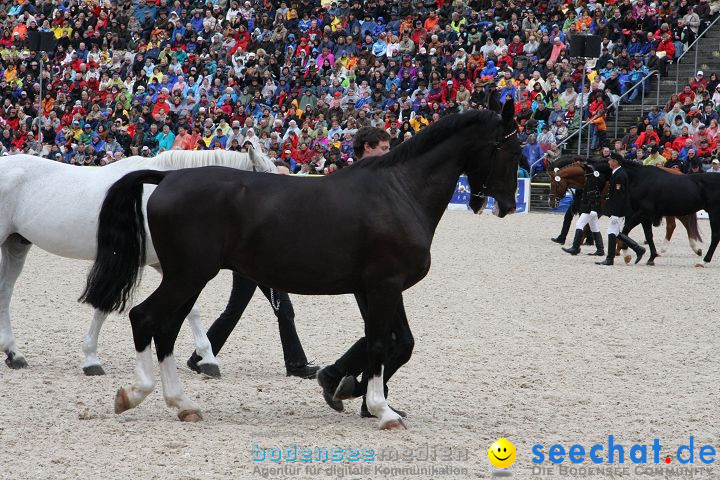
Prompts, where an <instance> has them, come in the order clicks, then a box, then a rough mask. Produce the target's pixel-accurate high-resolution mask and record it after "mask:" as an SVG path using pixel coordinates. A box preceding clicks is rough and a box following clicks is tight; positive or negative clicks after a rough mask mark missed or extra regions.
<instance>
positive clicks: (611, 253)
mask: <svg viewBox="0 0 720 480" xmlns="http://www.w3.org/2000/svg"><path fill="white" fill-rule="evenodd" d="M621 160H622V157H620V156H619V155H617V154H616V153H613V154H612V155H611V156H610V159H609V160H608V165H610V168H612V175H611V176H610V190H609V191H608V193H609V197H608V199H607V202H605V213H606V214H607V216H608V217H610V223H609V224H608V248H607V252H608V253H607V257H606V258H605V260H603V261H602V262H595V263H596V264H597V265H612V264H613V263H614V259H615V243H616V239H619V240H620V241H622V242H625V245H627V246H628V247H630V248H632V249H633V251H634V252H635V254H636V255H637V259H636V260H635V263H638V262H639V261H640V259H641V258H642V256H643V255H644V254H645V249H644V248H643V247H641V246H640V245H638V244H637V243H636V242H635V241H634V240H633V239H631V238H630V237H628V236H627V235H625V234H623V233H620V232H621V231H622V228H623V225H624V224H625V216H626V215H628V214H629V213H630V192H629V187H630V179H629V177H628V174H627V173H626V172H625V170H623V168H622V166H621V165H620V161H621Z"/></svg>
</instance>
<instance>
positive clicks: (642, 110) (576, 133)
mask: <svg viewBox="0 0 720 480" xmlns="http://www.w3.org/2000/svg"><path fill="white" fill-rule="evenodd" d="M653 75H658V71H657V70H652V71H650V72H648V74H647V75H645V76H644V77H643V78H642V79H640V80H638V82H637V83H635V85H633V86H632V87H631V88H630V89H629V90H628V91H627V92H625V93H623V94H622V95H621V96H620V97H619V98H618V99H617V100H616V101H615V102H613V103H615V115H614V123H615V137H617V127H618V125H617V120H618V116H619V114H620V108H619V107H620V101H621V100H622V99H623V98H625V96H626V95H628V94H630V93H631V92H633V91H634V90H635V89H636V88H641V89H642V92H641V94H640V98H641V99H640V116H641V117H644V116H645V81H646V80H647V79H648V78H650V77H652V76H653ZM656 83H657V88H656V92H655V103H656V104H659V103H660V81H659V77H658V81H657V82H656ZM584 110H585V107H584V106H583V108H582V110H581V111H584ZM591 123H592V121H591V120H587V121H586V122H584V123H581V124H580V127H579V128H578V129H577V130H575V131H574V132H573V133H571V134H570V135H568V136H567V137H565V138H564V139H563V141H562V142H560V143H558V144H556V146H557V147H558V148H560V150H562V147H563V145H565V144H566V143H568V142H569V141H570V140H572V139H573V137H576V136H579V135H580V131H581V130H582V129H583V128H585V127H588V134H587V151H586V155H587V156H588V157H589V156H590V143H591V140H592V139H591V138H590V128H589V125H590V124H591ZM581 150H582V141H578V150H577V153H578V155H580V151H581ZM547 156H548V153H547V152H545V154H544V155H543V156H542V157H540V158H539V159H537V160H536V161H534V162H533V164H532V165H530V172H532V170H533V167H534V166H535V165H537V164H538V163H540V162H542V161H543V160H545V157H547ZM530 172H528V173H530Z"/></svg>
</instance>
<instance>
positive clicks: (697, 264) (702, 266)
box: [695, 263, 705, 268]
mask: <svg viewBox="0 0 720 480" xmlns="http://www.w3.org/2000/svg"><path fill="white" fill-rule="evenodd" d="M695 268H705V265H703V264H702V263H696V264H695Z"/></svg>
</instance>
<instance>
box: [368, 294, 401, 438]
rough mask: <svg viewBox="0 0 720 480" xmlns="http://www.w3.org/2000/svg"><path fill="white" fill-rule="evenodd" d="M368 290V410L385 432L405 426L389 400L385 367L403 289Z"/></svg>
mask: <svg viewBox="0 0 720 480" xmlns="http://www.w3.org/2000/svg"><path fill="white" fill-rule="evenodd" d="M373 288H374V290H370V291H368V295H367V300H368V315H367V317H368V318H367V320H366V321H365V337H367V345H368V350H367V358H368V361H367V368H366V370H365V374H366V376H367V377H368V384H367V395H366V399H367V407H368V411H369V412H370V414H372V415H374V416H375V417H377V418H379V419H380V423H379V426H380V428H381V429H395V428H400V427H404V426H405V424H404V423H403V421H402V417H401V416H400V415H399V414H398V413H397V412H395V411H393V410H392V409H391V408H390V407H389V406H388V403H387V399H386V398H385V389H384V385H385V382H386V378H385V365H387V363H388V360H389V352H390V348H389V347H390V342H391V331H392V330H391V328H392V322H393V319H394V317H395V313H396V311H397V307H398V304H399V302H400V301H401V300H402V289H401V288H400V287H399V286H395V285H393V284H380V285H374V286H373Z"/></svg>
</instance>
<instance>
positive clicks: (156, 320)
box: [115, 275, 200, 418]
mask: <svg viewBox="0 0 720 480" xmlns="http://www.w3.org/2000/svg"><path fill="white" fill-rule="evenodd" d="M189 283H190V282H184V283H180V282H177V283H176V282H170V281H169V280H168V276H167V275H164V276H163V280H162V282H161V283H160V286H159V287H158V288H157V290H155V291H154V292H153V293H152V294H151V295H150V296H149V297H148V298H147V299H146V300H145V301H144V302H142V303H140V304H139V305H137V306H135V307H133V308H132V309H131V310H130V314H129V316H130V324H131V325H132V332H133V341H134V343H135V351H136V352H137V364H136V368H135V382H134V383H133V384H131V385H129V386H125V387H121V388H120V389H119V390H118V392H117V394H116V396H115V413H122V412H124V411H126V410H129V409H131V408H135V407H137V406H138V405H140V403H142V401H143V400H145V398H146V397H147V396H148V395H149V394H150V393H151V392H152V391H153V389H154V388H155V376H154V374H153V362H152V350H151V346H150V342H151V340H152V339H153V338H155V346H156V349H157V350H158V351H157V355H158V360H159V361H160V362H161V364H160V366H161V374H160V378H161V380H162V381H163V382H166V381H167V385H168V387H167V388H168V389H170V390H169V391H170V396H171V397H173V398H175V400H176V401H175V404H178V405H179V404H180V400H182V389H181V388H180V387H179V381H177V368H176V365H175V363H174V362H175V357H174V356H172V345H173V344H174V342H175V339H176V338H177V333H178V332H179V330H180V326H181V325H182V319H183V318H184V317H185V316H186V315H187V314H188V313H189V312H190V310H191V309H192V306H193V304H194V302H195V300H196V298H197V296H198V295H199V291H200V289H197V290H192V289H191V286H189ZM178 304H179V305H180V306H178ZM165 317H168V318H165ZM170 357H172V358H170ZM163 362H165V363H163ZM173 367H174V368H175V371H174V375H175V377H173V374H172V373H168V372H169V371H170V370H171V369H172V368H173ZM163 389H164V390H165V389H166V387H165V384H164V385H163ZM178 389H179V390H178ZM178 391H179V392H180V393H179V394H178ZM178 395H179V397H178ZM166 398H167V395H166ZM182 406H183V407H187V408H188V409H189V410H191V411H192V412H191V413H194V414H195V416H199V410H198V409H197V408H196V407H194V404H192V402H189V400H188V402H185V403H183V404H182ZM195 416H191V418H195Z"/></svg>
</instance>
